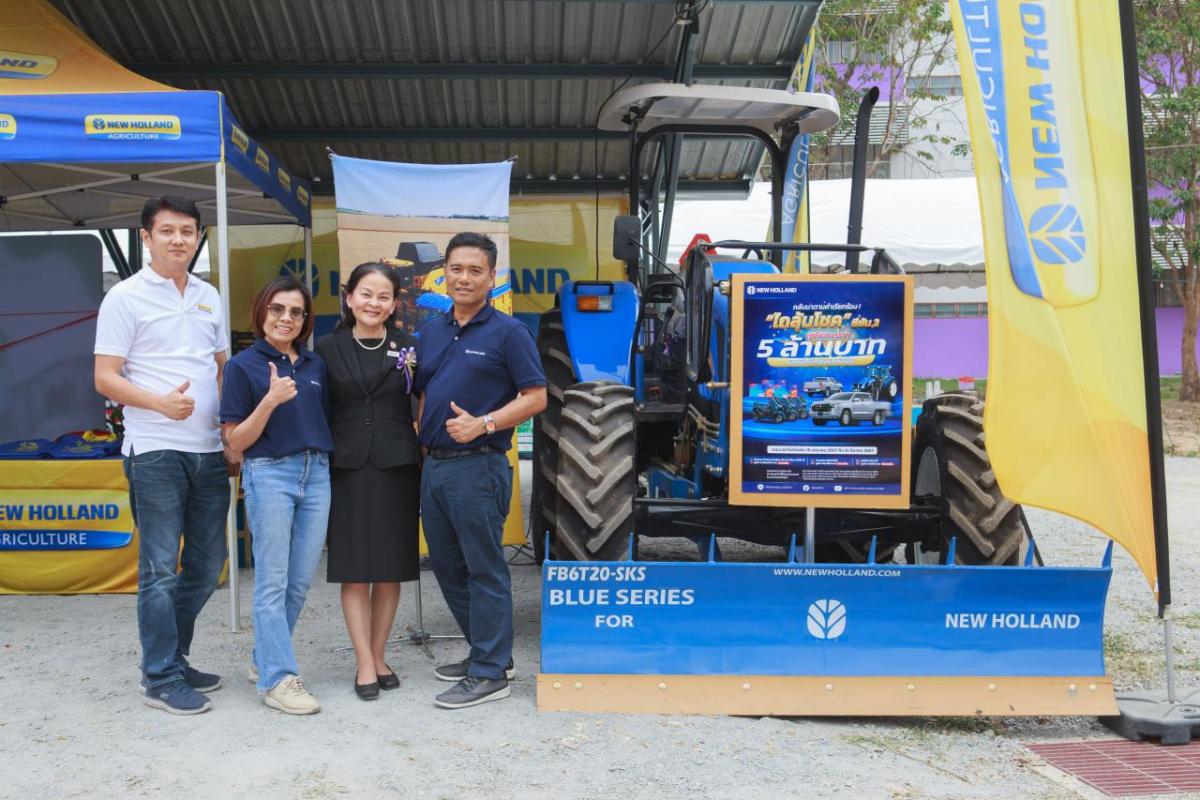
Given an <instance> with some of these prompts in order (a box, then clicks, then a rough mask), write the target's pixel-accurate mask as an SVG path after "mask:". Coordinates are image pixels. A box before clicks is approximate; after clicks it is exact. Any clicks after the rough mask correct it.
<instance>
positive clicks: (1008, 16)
mask: <svg viewBox="0 0 1200 800" xmlns="http://www.w3.org/2000/svg"><path fill="white" fill-rule="evenodd" d="M1122 5H1123V4H1118V3H1094V2H1086V1H1085V0H1054V1H1053V2H1039V3H1003V2H999V0H955V2H952V3H951V4H950V7H951V15H950V16H951V18H952V20H953V23H954V32H955V37H956V43H957V49H958V54H959V64H960V66H961V67H962V73H963V99H964V101H965V103H966V108H967V119H968V122H969V125H970V130H971V141H972V145H973V146H972V148H971V151H972V154H973V156H974V160H975V173H976V177H977V179H978V184H979V204H980V212H981V216H982V220H983V242H984V250H985V252H986V255H987V258H986V259H985V260H986V263H987V296H988V365H989V366H988V378H989V380H988V396H987V407H986V411H985V417H984V426H985V429H986V430H987V443H988V455H989V456H990V458H991V462H992V467H993V469H994V470H995V473H996V479H997V481H998V483H999V484H1000V486H1001V487H1002V488H1003V490H1004V494H1005V495H1006V496H1007V497H1009V498H1010V499H1012V500H1013V501H1014V502H1017V503H1026V504H1029V505H1035V506H1039V507H1041V508H1048V509H1052V510H1054V511H1058V512H1060V513H1063V514H1068V515H1070V516H1072V517H1076V518H1077V519H1080V520H1083V521H1085V522H1087V523H1090V524H1092V525H1094V526H1095V527H1097V528H1099V529H1100V530H1102V531H1103V532H1104V533H1106V534H1108V535H1109V536H1110V537H1112V538H1113V539H1114V540H1116V541H1117V542H1118V543H1120V544H1121V545H1122V546H1123V547H1124V548H1125V549H1126V550H1127V551H1128V552H1129V554H1130V555H1131V556H1133V558H1134V560H1136V561H1137V563H1138V566H1139V567H1140V568H1141V570H1142V572H1143V574H1144V575H1145V576H1146V580H1147V581H1148V582H1149V583H1150V585H1151V586H1152V587H1154V588H1155V589H1159V588H1161V587H1160V586H1159V585H1158V580H1159V578H1163V579H1164V580H1165V577H1166V576H1165V575H1160V574H1159V573H1160V572H1161V571H1162V566H1163V565H1164V564H1165V556H1166V553H1165V550H1163V549H1162V548H1160V549H1159V551H1158V552H1157V554H1156V545H1155V526H1156V523H1155V499H1154V496H1153V492H1152V476H1151V469H1152V467H1151V463H1152V460H1151V449H1150V448H1151V444H1150V441H1151V439H1152V438H1153V437H1151V436H1150V434H1149V431H1148V417H1147V412H1148V410H1150V411H1155V412H1156V409H1153V408H1150V409H1148V405H1147V402H1146V385H1145V370H1146V358H1145V353H1144V348H1145V346H1146V342H1145V336H1146V335H1147V334H1146V333H1144V332H1143V330H1144V329H1143V323H1142V310H1141V308H1140V307H1139V303H1138V297H1139V283H1138V272H1139V267H1138V260H1139V259H1138V245H1137V236H1136V234H1135V230H1134V225H1135V219H1137V217H1138V216H1140V215H1139V214H1138V213H1135V212H1136V209H1135V203H1134V191H1133V185H1132V182H1131V181H1132V178H1131V175H1132V173H1133V169H1134V168H1133V167H1132V165H1131V146H1130V141H1131V139H1130V125H1129V119H1128V115H1127V112H1126V103H1125V102H1123V101H1124V100H1125V99H1126V91H1127V89H1128V88H1129V87H1127V84H1126V81H1127V80H1129V79H1130V78H1129V77H1127V76H1126V74H1125V72H1124V69H1123V65H1122V30H1121V18H1120V17H1121V14H1120V8H1121V7H1122ZM1132 80H1136V76H1132ZM1132 92H1133V93H1134V94H1135V95H1136V94H1137V87H1136V86H1133V87H1132ZM1135 130H1136V128H1135ZM1138 155H1139V156H1140V153H1139V154H1138ZM1142 269H1148V265H1145V266H1143V267H1142ZM1148 330H1149V335H1151V336H1152V335H1153V327H1149V329H1148ZM1160 459H1161V457H1159V464H1161V460H1160ZM1160 516H1161V519H1160V520H1159V523H1160V528H1161V531H1162V534H1163V541H1162V545H1163V546H1164V547H1165V532H1166V527H1165V526H1166V519H1165V508H1163V509H1162V513H1161V515H1160ZM1162 599H1165V598H1160V600H1162Z"/></svg>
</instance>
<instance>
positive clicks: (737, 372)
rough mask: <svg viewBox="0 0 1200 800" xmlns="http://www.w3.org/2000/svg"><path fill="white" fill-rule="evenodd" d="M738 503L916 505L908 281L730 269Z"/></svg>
mask: <svg viewBox="0 0 1200 800" xmlns="http://www.w3.org/2000/svg"><path fill="white" fill-rule="evenodd" d="M730 297H731V301H732V321H731V325H730V331H731V335H730V364H731V370H730V372H731V383H730V389H729V391H730V398H731V399H730V405H731V407H730V423H731V424H730V440H731V441H730V459H729V467H730V481H729V502H730V503H732V504H735V505H775V506H819V507H824V508H908V505H909V479H908V476H909V466H908V465H909V458H910V449H911V442H910V437H909V428H910V417H911V412H910V409H911V402H912V401H911V396H910V395H911V391H910V381H911V375H910V371H911V364H912V279H911V278H909V277H907V276H902V275H888V276H883V275H880V276H865V275H864V276H826V275H821V276H813V275H734V276H733V282H732V289H731V293H730Z"/></svg>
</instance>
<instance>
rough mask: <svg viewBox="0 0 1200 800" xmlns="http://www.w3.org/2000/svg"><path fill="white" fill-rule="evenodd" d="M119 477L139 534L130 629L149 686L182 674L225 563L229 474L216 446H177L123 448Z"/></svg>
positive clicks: (143, 680)
mask: <svg viewBox="0 0 1200 800" xmlns="http://www.w3.org/2000/svg"><path fill="white" fill-rule="evenodd" d="M125 478H126V480H128V481H129V506H130V510H131V511H132V512H133V521H134V524H135V525H137V527H138V538H139V540H140V549H139V552H138V601H137V607H138V635H139V637H140V638H141V642H142V683H143V685H145V686H146V687H147V688H150V687H155V686H161V685H163V684H165V683H170V682H171V681H173V680H178V679H179V678H182V677H183V671H184V669H185V668H186V667H187V665H188V661H187V655H188V652H189V651H190V650H191V646H192V634H193V633H194V632H195V629H196V617H197V616H199V615H200V610H201V609H202V608H204V604H205V603H207V602H208V598H209V597H211V596H212V593H213V590H214V589H216V588H217V579H218V578H219V577H220V576H221V567H222V566H223V565H224V563H225V515H226V513H227V512H228V511H229V480H228V478H227V477H226V474H225V458H224V456H222V455H221V453H185V452H182V451H180V450H150V451H148V452H145V453H135V454H131V455H130V456H129V457H128V458H126V459H125ZM180 536H182V537H183V553H182V555H181V554H180V552H179V538H180Z"/></svg>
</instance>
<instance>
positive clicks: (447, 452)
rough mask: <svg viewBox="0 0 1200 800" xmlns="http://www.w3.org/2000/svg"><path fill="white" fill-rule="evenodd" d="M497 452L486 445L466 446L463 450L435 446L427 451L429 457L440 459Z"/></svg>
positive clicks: (497, 451)
mask: <svg viewBox="0 0 1200 800" xmlns="http://www.w3.org/2000/svg"><path fill="white" fill-rule="evenodd" d="M499 452H500V451H499V450H497V449H496V448H494V447H487V446H480V447H468V448H466V449H464V450H456V449H454V448H451V447H435V448H433V449H432V450H430V451H429V457H430V458H436V459H438V460H439V461H440V460H442V459H444V458H462V457H463V456H478V455H486V454H488V453H499Z"/></svg>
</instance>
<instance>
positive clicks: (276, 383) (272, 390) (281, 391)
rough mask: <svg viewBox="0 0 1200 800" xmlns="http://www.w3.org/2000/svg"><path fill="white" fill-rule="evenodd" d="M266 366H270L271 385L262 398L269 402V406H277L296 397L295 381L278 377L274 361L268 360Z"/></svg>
mask: <svg viewBox="0 0 1200 800" xmlns="http://www.w3.org/2000/svg"><path fill="white" fill-rule="evenodd" d="M267 366H269V367H270V368H271V385H270V387H269V388H268V389H267V394H266V396H265V397H264V398H263V400H264V401H265V402H267V403H269V404H270V406H271V408H278V407H279V406H281V405H283V404H284V403H287V402H290V401H291V400H293V399H294V398H295V397H296V382H295V381H294V380H292V379H291V378H281V377H279V370H277V369H276V368H275V362H274V361H271V362H269V363H268V364H267Z"/></svg>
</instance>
